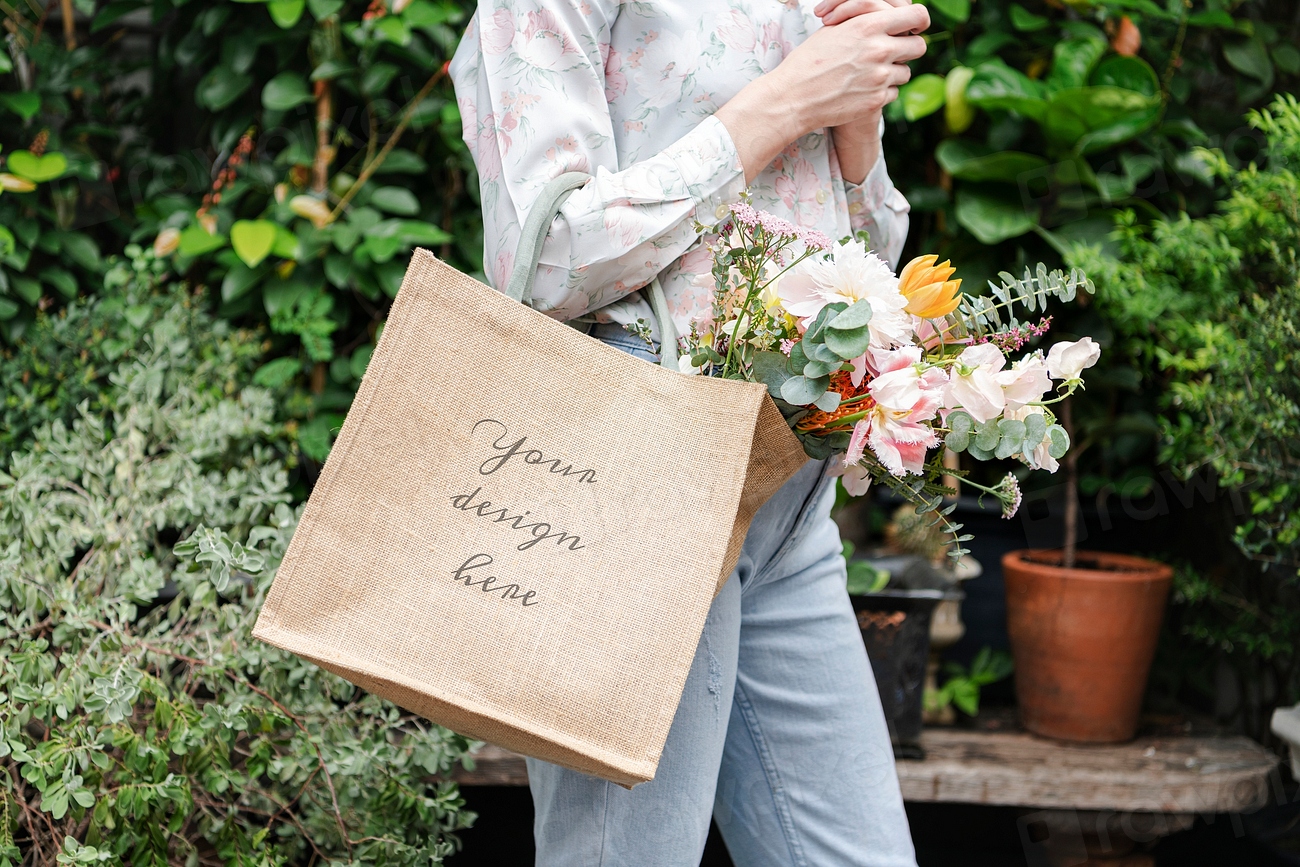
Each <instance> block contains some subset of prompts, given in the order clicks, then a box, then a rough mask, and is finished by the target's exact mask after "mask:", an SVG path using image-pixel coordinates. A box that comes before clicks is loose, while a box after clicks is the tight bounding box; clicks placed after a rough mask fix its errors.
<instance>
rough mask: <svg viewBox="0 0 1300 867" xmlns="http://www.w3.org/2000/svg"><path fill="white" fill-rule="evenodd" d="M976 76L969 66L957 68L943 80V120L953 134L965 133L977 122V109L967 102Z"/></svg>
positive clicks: (949, 72) (950, 71)
mask: <svg viewBox="0 0 1300 867" xmlns="http://www.w3.org/2000/svg"><path fill="white" fill-rule="evenodd" d="M974 76H975V70H974V69H972V68H971V67H969V66H956V67H953V68H952V69H951V70H949V71H948V75H947V77H946V78H944V80H943V95H944V105H943V119H944V122H945V123H947V124H948V130H949V131H950V132H953V133H958V134H960V133H963V132H965V131H966V130H967V129H968V128H969V127H970V125H971V124H972V123H974V122H975V109H974V108H972V107H971V104H970V103H969V102H967V101H966V88H967V87H969V86H970V80H971V79H972V78H973V77H974Z"/></svg>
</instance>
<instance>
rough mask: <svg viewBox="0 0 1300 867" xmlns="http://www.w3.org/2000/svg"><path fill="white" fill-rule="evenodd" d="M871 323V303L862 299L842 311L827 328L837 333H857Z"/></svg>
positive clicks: (828, 323) (827, 324)
mask: <svg viewBox="0 0 1300 867" xmlns="http://www.w3.org/2000/svg"><path fill="white" fill-rule="evenodd" d="M870 321H871V302H870V301H867V300H866V299H862V300H860V301H855V302H853V306H851V307H847V308H845V309H844V310H841V311H840V312H839V313H838V314H837V315H836V316H835V318H834V319H831V320H830V321H829V322H827V323H826V327H827V328H831V329H834V330H835V331H857V330H858V329H859V328H862V327H863V326H864V325H866V324H867V323H869V322H870Z"/></svg>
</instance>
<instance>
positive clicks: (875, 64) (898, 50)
mask: <svg viewBox="0 0 1300 867" xmlns="http://www.w3.org/2000/svg"><path fill="white" fill-rule="evenodd" d="M831 2H836V3H837V5H836V6H835V7H833V8H832V10H831V11H832V12H837V11H839V10H841V9H843V7H845V6H850V7H852V8H859V7H860V6H861V5H862V4H863V3H867V2H884V0H831ZM929 26H930V15H929V13H928V12H927V11H926V8H925V7H924V6H920V5H911V4H907V5H902V6H893V5H889V6H888V8H884V9H879V10H878V11H874V12H873V13H872V14H869V15H868V14H858V15H855V16H854V17H851V18H848V19H847V20H844V21H843V22H842V23H840V24H837V25H835V26H833V27H823V28H822V29H821V30H818V31H817V32H816V33H814V34H813V35H812V36H810V37H808V39H807V41H805V42H804V43H803V44H802V45H800V46H799V47H798V48H796V49H795V50H794V51H792V52H790V54H789V56H787V57H786V58H785V60H783V61H782V62H781V65H780V66H778V67H777V68H776V69H774V70H772V71H771V72H769V73H768V74H766V75H764V76H761V77H760V78H758V79H756V80H754V81H752V82H750V83H749V84H748V85H746V86H745V88H744V89H743V90H741V91H740V93H738V94H736V96H735V97H733V98H732V99H731V101H730V102H728V103H727V104H726V105H724V106H723V107H722V108H721V109H719V110H718V113H717V117H718V119H719V120H720V121H722V123H723V124H724V125H725V126H726V127H727V131H728V132H729V133H730V134H731V138H732V141H734V142H735V144H736V149H737V151H738V152H739V154H740V161H741V165H742V166H744V169H745V182H746V183H749V182H750V181H752V180H753V179H754V178H755V177H756V176H757V175H758V173H759V172H760V171H762V170H763V168H765V167H766V166H767V165H768V164H769V163H771V162H772V160H773V159H775V158H776V155H777V154H779V153H780V152H781V151H782V150H784V149H785V147H786V145H788V144H789V143H790V142H792V141H795V140H797V139H799V138H801V137H802V136H804V135H806V134H807V133H809V132H811V131H813V130H815V129H823V128H830V129H834V128H836V127H845V132H844V133H842V135H843V136H844V144H846V145H848V147H849V150H850V152H852V151H853V147H854V145H855V144H856V143H858V142H859V141H861V142H863V143H865V142H868V141H869V137H868V136H867V135H866V132H867V128H866V125H867V124H870V123H872V120H871V119H872V118H873V117H874V118H875V123H876V124H877V125H878V124H879V118H880V112H881V110H882V109H883V108H884V107H885V105H887V104H888V103H890V102H892V101H893V100H894V99H895V98H897V96H898V88H899V87H900V86H902V85H903V84H905V83H906V82H907V81H908V79H909V78H911V71H910V70H909V69H908V68H907V66H906V65H905V64H906V63H907V62H908V61H909V60H915V59H916V58H918V57H921V56H922V55H924V54H925V48H926V45H925V40H924V39H922V38H921V37H920V36H917V35H915V34H917V33H920V32H921V31H923V30H925V29H926V28H927V27H929ZM870 134H871V136H875V134H876V127H874V126H872V127H871V128H870ZM876 147H877V148H879V141H878V140H877V142H876ZM868 148H869V146H868ZM867 169H870V163H868V164H867V165H866V168H865V169H863V172H862V173H863V175H864V176H865V173H866V170H867ZM841 170H842V171H843V170H844V166H843V164H841ZM847 174H848V173H846V176H847ZM850 180H851V178H850ZM859 180H861V179H860V178H859Z"/></svg>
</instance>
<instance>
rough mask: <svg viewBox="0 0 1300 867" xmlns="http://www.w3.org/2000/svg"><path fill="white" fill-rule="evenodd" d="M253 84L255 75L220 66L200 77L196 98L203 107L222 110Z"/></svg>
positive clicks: (195, 93)
mask: <svg viewBox="0 0 1300 867" xmlns="http://www.w3.org/2000/svg"><path fill="white" fill-rule="evenodd" d="M252 84H253V77H252V76H251V75H245V74H243V73H240V72H235V71H234V70H232V69H229V68H227V67H224V66H218V67H215V68H214V69H212V70H211V71H210V72H208V74H207V75H205V76H203V77H202V78H201V79H199V83H198V86H197V87H196V88H194V99H195V101H196V102H197V103H198V104H199V106H200V107H201V108H206V109H209V110H211V111H221V110H222V109H223V108H226V107H227V106H229V105H230V104H231V103H232V102H234V101H235V100H236V99H238V98H239V97H240V96H241V95H242V94H243V93H244V91H246V90H248V88H249V87H251V86H252Z"/></svg>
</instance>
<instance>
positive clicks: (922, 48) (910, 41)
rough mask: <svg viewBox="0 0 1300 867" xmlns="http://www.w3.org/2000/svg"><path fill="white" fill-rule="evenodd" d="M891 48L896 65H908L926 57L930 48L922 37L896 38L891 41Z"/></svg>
mask: <svg viewBox="0 0 1300 867" xmlns="http://www.w3.org/2000/svg"><path fill="white" fill-rule="evenodd" d="M889 46H890V48H891V49H892V51H893V54H894V63H907V62H908V61H910V60H918V59H920V58H922V57H925V52H926V49H927V48H928V47H929V46H927V45H926V42H925V39H924V38H922V37H920V36H895V37H893V38H892V39H890V40H889Z"/></svg>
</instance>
